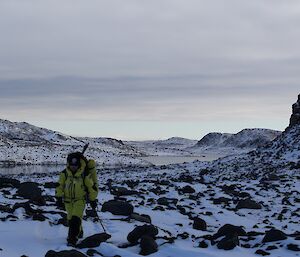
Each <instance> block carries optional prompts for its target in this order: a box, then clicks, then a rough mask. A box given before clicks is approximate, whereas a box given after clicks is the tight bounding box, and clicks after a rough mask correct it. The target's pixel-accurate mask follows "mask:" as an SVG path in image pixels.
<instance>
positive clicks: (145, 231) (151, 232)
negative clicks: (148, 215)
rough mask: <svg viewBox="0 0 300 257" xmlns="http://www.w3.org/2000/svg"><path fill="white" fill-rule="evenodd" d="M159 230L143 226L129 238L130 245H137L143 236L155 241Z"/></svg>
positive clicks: (151, 226) (136, 229) (137, 228)
mask: <svg viewBox="0 0 300 257" xmlns="http://www.w3.org/2000/svg"><path fill="white" fill-rule="evenodd" d="M157 234H158V229H157V228H156V227H155V226H153V225H143V226H138V227H136V228H134V229H133V230H132V231H131V232H130V233H129V234H128V236H127V240H128V241H129V242H130V243H133V244H134V243H137V242H138V240H139V239H140V238H142V236H149V237H152V238H154V239H155V236H156V235H157Z"/></svg>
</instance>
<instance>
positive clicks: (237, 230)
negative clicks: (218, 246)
mask: <svg viewBox="0 0 300 257" xmlns="http://www.w3.org/2000/svg"><path fill="white" fill-rule="evenodd" d="M233 235H237V236H246V235H247V233H246V231H245V230H244V229H243V228H242V227H239V226H234V225H231V224H226V225H224V226H222V227H221V228H220V229H219V230H218V232H217V233H216V234H215V235H214V236H213V239H217V238H219V237H221V236H233Z"/></svg>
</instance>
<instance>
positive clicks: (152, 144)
mask: <svg viewBox="0 0 300 257" xmlns="http://www.w3.org/2000/svg"><path fill="white" fill-rule="evenodd" d="M125 143H126V144H128V145H130V146H133V147H135V148H136V149H137V150H138V151H140V152H142V153H144V154H145V155H173V156H176V155H177V156H181V155H191V153H190V152H189V151H186V148H189V147H191V146H193V145H195V144H196V143H197V140H191V139H187V138H182V137H171V138H169V139H166V140H149V141H127V142H125Z"/></svg>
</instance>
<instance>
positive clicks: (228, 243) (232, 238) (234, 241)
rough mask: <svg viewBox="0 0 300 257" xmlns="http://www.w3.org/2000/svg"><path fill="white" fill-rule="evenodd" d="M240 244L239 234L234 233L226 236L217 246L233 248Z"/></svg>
mask: <svg viewBox="0 0 300 257" xmlns="http://www.w3.org/2000/svg"><path fill="white" fill-rule="evenodd" d="M239 244H240V243H239V238H238V236H237V234H234V235H228V236H225V237H224V238H223V239H222V240H221V241H220V242H218V244H217V247H218V248H219V249H223V250H232V249H233V248H235V247H236V246H238V245H239Z"/></svg>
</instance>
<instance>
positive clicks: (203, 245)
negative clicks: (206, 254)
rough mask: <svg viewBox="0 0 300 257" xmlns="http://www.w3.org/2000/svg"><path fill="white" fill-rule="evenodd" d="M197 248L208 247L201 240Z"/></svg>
mask: <svg viewBox="0 0 300 257" xmlns="http://www.w3.org/2000/svg"><path fill="white" fill-rule="evenodd" d="M199 247H200V248H207V247H208V244H207V243H206V242H205V241H204V240H203V241H201V242H200V243H199Z"/></svg>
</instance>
